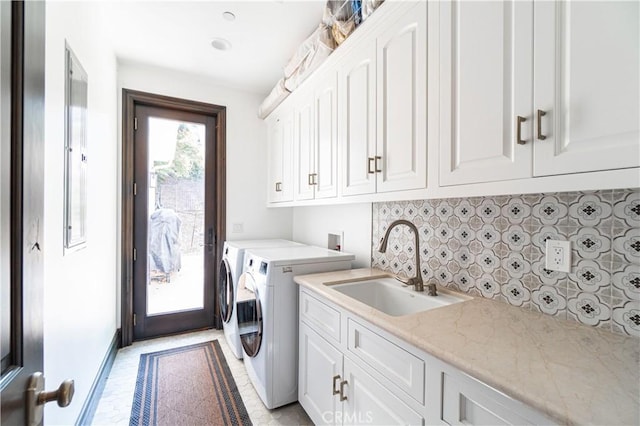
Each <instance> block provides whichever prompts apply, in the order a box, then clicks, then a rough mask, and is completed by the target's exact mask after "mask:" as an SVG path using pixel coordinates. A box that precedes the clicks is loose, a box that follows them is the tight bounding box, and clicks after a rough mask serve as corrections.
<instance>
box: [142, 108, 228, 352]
mask: <svg viewBox="0 0 640 426" xmlns="http://www.w3.org/2000/svg"><path fill="white" fill-rule="evenodd" d="M134 128H135V134H134V140H135V143H134V145H135V146H134V188H135V190H134V192H135V196H134V221H133V247H134V265H133V269H134V270H133V276H134V280H133V308H134V327H133V328H134V332H133V333H134V336H133V337H134V340H137V339H145V338H150V337H154V336H160V335H166V334H172V333H178V332H183V331H188V330H196V329H202V328H207V327H213V325H214V285H215V283H214V280H215V279H214V277H215V267H216V246H217V244H216V243H217V236H216V235H215V229H216V227H215V224H216V206H215V193H216V191H215V188H216V182H215V176H216V171H215V166H216V161H215V159H216V142H217V141H216V116H215V115H206V114H200V113H194V112H187V111H180V110H175V109H171V108H162V107H156V106H144V105H137V106H136V107H135V120H134Z"/></svg>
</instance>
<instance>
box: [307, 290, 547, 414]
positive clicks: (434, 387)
mask: <svg viewBox="0 0 640 426" xmlns="http://www.w3.org/2000/svg"><path fill="white" fill-rule="evenodd" d="M321 313H322V314H321ZM321 317H322V318H326V319H327V321H328V322H329V323H330V324H332V325H331V326H330V327H324V326H322V321H319V320H320V318H321ZM299 333H300V336H299V337H300V340H299V370H298V400H299V402H300V405H302V407H303V408H304V409H305V411H306V412H307V414H308V415H309V417H310V418H311V420H312V421H313V422H314V423H315V424H336V425H340V424H345V425H347V424H348V425H351V424H367V425H405V424H406V425H426V424H439V425H446V424H449V425H461V424H464V425H511V424H552V422H551V421H550V420H549V419H548V418H547V417H546V416H544V415H542V414H541V413H539V412H538V411H536V410H534V409H533V408H531V407H529V406H527V405H525V404H523V403H522V402H520V401H516V400H514V399H511V398H509V397H508V396H506V395H505V394H503V393H501V392H498V391H497V390H495V389H493V388H491V387H489V386H488V385H486V384H484V383H482V382H479V381H478V380H476V379H474V378H472V377H470V376H468V375H467V374H465V373H463V372H461V371H460V370H458V369H456V368H454V367H452V366H450V365H449V364H447V363H445V362H442V361H440V360H438V359H436V358H433V357H432V356H430V355H428V354H426V353H425V352H422V351H421V350H419V349H417V348H415V347H413V346H411V345H409V344H407V343H405V342H403V341H402V340H400V339H398V338H396V337H395V336H391V335H389V334H388V333H386V332H384V331H382V330H379V329H377V328H376V327H375V326H372V325H368V323H367V322H366V321H364V320H363V319H362V318H359V317H357V316H355V315H353V314H351V313H350V312H347V311H345V310H343V309H341V308H339V307H338V306H336V305H335V304H333V303H331V302H329V301H327V300H325V299H324V298H322V296H319V295H317V294H316V293H315V292H313V291H310V290H308V289H306V288H301V289H300V327H299ZM523 385H524V384H523Z"/></svg>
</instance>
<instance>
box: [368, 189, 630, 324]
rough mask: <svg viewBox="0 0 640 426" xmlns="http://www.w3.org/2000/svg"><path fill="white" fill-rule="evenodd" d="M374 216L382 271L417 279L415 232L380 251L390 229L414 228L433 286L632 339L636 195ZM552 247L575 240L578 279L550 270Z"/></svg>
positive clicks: (511, 199) (534, 198)
mask: <svg viewBox="0 0 640 426" xmlns="http://www.w3.org/2000/svg"><path fill="white" fill-rule="evenodd" d="M372 217H373V221H374V223H373V224H372V228H371V229H372V256H371V257H372V266H374V267H379V268H382V269H386V270H389V271H391V272H394V273H399V274H402V275H410V274H413V271H414V268H415V265H414V260H413V259H414V251H413V250H414V249H415V247H414V245H413V238H414V237H413V235H412V233H411V231H410V230H409V229H408V228H406V227H398V228H397V229H394V231H393V232H392V235H391V237H390V239H389V250H388V251H387V253H386V254H381V253H378V252H377V245H378V240H379V238H380V237H381V236H382V235H383V233H384V232H385V231H386V229H387V227H388V226H389V225H390V224H391V222H392V221H393V220H396V219H400V218H402V219H407V220H410V221H412V222H413V223H414V224H416V226H417V227H418V230H419V235H420V259H421V269H422V275H423V277H424V278H425V280H426V279H428V278H429V279H434V280H436V281H437V282H438V283H439V284H440V285H448V286H451V287H453V288H457V289H459V290H460V291H463V292H466V293H469V294H471V295H475V296H480V297H488V298H492V299H496V300H502V301H505V302H507V303H510V304H512V305H514V306H520V307H522V308H524V309H532V310H536V311H540V312H544V313H546V314H549V315H554V316H558V317H561V318H569V319H571V320H573V321H579V322H581V323H584V324H588V325H592V326H595V327H601V328H605V329H611V330H612V331H614V332H617V333H623V334H631V335H633V332H631V331H629V330H633V328H632V325H631V324H632V323H629V322H625V321H624V320H623V319H621V318H623V317H624V315H625V312H628V311H629V309H631V308H629V307H628V306H627V304H628V303H630V302H634V303H636V302H640V190H638V189H632V190H629V189H626V190H613V191H612V190H606V191H591V192H565V193H557V194H524V195H512V196H498V197H472V198H461V199H438V200H416V201H403V202H389V203H375V204H374V205H373V207H372ZM548 239H554V240H561V241H567V240H568V241H571V244H572V258H573V259H572V269H571V272H570V273H568V274H567V273H564V272H557V271H549V270H546V269H545V268H544V266H545V263H544V254H545V252H546V241H547V240H548ZM374 241H375V243H374ZM587 305H588V307H587ZM581 306H582V307H581ZM629 306H636V305H629ZM590 309H593V311H590ZM625 309H626V310H625ZM596 311H597V312H596ZM607 312H609V313H608V314H607ZM616 312H617V313H616ZM607 315H608V316H607ZM616 315H617V316H616ZM627 317H629V316H628V315H627ZM616 318H617V319H616ZM625 318H626V317H625ZM630 318H635V317H634V316H633V315H631V316H630ZM625 327H626V328H625ZM630 327H631V328H630Z"/></svg>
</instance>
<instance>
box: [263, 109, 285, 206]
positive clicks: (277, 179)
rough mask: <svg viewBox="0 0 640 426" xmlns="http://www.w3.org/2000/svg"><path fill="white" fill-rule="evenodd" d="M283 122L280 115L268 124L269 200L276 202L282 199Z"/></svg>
mask: <svg viewBox="0 0 640 426" xmlns="http://www.w3.org/2000/svg"><path fill="white" fill-rule="evenodd" d="M283 124H284V123H283V122H282V120H281V119H280V117H279V116H278V117H274V118H273V119H271V120H270V121H269V122H268V124H267V126H268V129H269V142H268V146H267V149H268V152H269V154H268V158H269V162H268V164H267V175H268V179H267V180H268V182H267V201H268V202H270V203H276V202H279V201H281V197H282V191H281V190H280V188H281V186H282V180H283V178H282V170H283V168H282V159H283V155H282V154H283Z"/></svg>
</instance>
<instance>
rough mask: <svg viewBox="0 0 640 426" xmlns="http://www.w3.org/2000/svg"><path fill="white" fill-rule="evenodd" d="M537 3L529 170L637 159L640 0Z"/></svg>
mask: <svg viewBox="0 0 640 426" xmlns="http://www.w3.org/2000/svg"><path fill="white" fill-rule="evenodd" d="M534 8H535V25H536V26H535V33H534V34H535V42H534V48H535V60H534V62H535V80H534V87H535V94H534V97H535V102H534V113H535V116H536V121H538V120H539V124H538V123H536V134H535V137H536V140H535V148H534V155H535V161H534V174H535V175H536V176H540V175H554V174H563V173H575V172H588V171H596V170H607V169H616V168H624V167H637V166H640V136H639V127H640V84H639V81H640V65H639V64H640V34H639V26H640V25H639V23H640V10H639V8H640V3H639V2H637V1H600V2H587V1H559V2H545V1H541V2H536V3H535V6H534ZM538 110H540V111H542V112H543V113H544V115H540V116H539V117H538ZM538 126H539V127H538ZM537 128H540V131H538V130H537ZM541 137H542V138H543V140H541Z"/></svg>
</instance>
